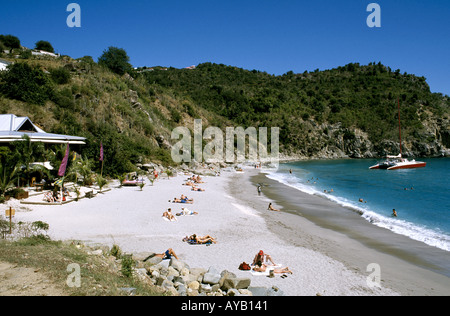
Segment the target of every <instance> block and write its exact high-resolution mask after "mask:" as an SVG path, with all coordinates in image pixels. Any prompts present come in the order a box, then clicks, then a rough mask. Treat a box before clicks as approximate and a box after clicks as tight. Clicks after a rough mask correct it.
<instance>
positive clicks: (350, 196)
mask: <svg viewBox="0 0 450 316" xmlns="http://www.w3.org/2000/svg"><path fill="white" fill-rule="evenodd" d="M418 160H420V161H425V162H427V167H425V168H419V169H404V170H369V167H370V166H372V165H374V164H376V163H377V161H376V160H370V159H367V160H349V159H346V160H315V161H301V162H295V163H287V164H281V165H280V168H279V169H278V171H276V172H272V173H271V174H270V175H269V177H270V178H272V179H274V180H277V181H279V182H281V183H284V184H286V185H289V186H291V187H294V188H296V189H298V190H300V191H303V192H306V193H309V194H314V195H319V196H322V197H324V198H327V199H330V200H333V201H335V202H336V203H339V204H341V205H343V206H346V207H349V208H351V209H353V210H355V211H356V212H358V213H360V214H361V216H363V217H364V218H365V219H367V220H368V221H370V222H371V223H373V224H374V225H378V226H380V227H384V228H387V229H390V230H392V231H394V232H395V233H398V234H402V235H406V236H408V237H410V238H412V239H415V240H419V241H422V242H424V243H426V244H428V245H431V246H434V247H438V248H440V249H443V250H446V251H450V180H449V179H450V171H449V170H450V169H449V168H450V159H449V158H441V159H418ZM289 170H292V174H291V173H290V172H289ZM331 190H332V192H330V191H331ZM360 199H362V200H363V202H362V203H361V202H359V200H360ZM393 209H395V210H396V211H397V214H398V217H397V218H394V217H393V216H392V210H393Z"/></svg>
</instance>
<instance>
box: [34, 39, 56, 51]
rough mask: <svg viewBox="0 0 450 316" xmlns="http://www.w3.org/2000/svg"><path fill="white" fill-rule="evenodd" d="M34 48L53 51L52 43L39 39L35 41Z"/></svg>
mask: <svg viewBox="0 0 450 316" xmlns="http://www.w3.org/2000/svg"><path fill="white" fill-rule="evenodd" d="M35 49H37V50H43V51H45V52H49V53H55V49H54V48H53V46H52V44H50V43H49V42H47V41H39V42H37V43H36V48H35Z"/></svg>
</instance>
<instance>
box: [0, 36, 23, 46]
mask: <svg viewBox="0 0 450 316" xmlns="http://www.w3.org/2000/svg"><path fill="white" fill-rule="evenodd" d="M0 42H2V43H3V45H4V46H5V47H8V48H20V40H19V39H18V38H17V37H16V36H13V35H0Z"/></svg>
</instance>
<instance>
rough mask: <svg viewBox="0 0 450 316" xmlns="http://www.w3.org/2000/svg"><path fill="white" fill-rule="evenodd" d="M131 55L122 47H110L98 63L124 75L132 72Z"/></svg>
mask: <svg viewBox="0 0 450 316" xmlns="http://www.w3.org/2000/svg"><path fill="white" fill-rule="evenodd" d="M129 61H130V57H128V55H127V52H126V51H125V50H124V49H122V48H117V47H109V48H108V50H105V51H104V52H103V55H102V56H100V58H99V59H98V64H99V65H102V66H105V67H107V68H109V69H110V70H111V71H112V72H114V73H116V74H118V75H120V76H122V75H124V74H125V73H127V72H131V70H132V67H131V65H130V64H129Z"/></svg>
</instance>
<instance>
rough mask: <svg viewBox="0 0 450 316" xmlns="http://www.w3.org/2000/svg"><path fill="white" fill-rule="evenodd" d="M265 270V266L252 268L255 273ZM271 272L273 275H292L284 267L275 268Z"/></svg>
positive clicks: (287, 268)
mask: <svg viewBox="0 0 450 316" xmlns="http://www.w3.org/2000/svg"><path fill="white" fill-rule="evenodd" d="M266 270H267V266H266V265H265V264H263V265H261V266H255V267H254V268H253V271H256V272H266ZM271 271H273V273H280V274H283V273H290V274H293V272H292V271H291V270H290V269H289V267H285V268H275V269H271Z"/></svg>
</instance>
